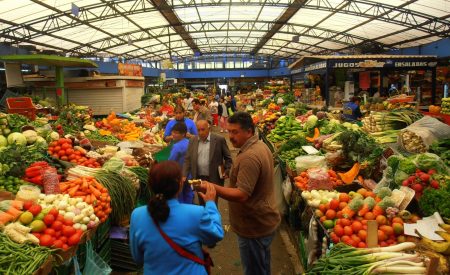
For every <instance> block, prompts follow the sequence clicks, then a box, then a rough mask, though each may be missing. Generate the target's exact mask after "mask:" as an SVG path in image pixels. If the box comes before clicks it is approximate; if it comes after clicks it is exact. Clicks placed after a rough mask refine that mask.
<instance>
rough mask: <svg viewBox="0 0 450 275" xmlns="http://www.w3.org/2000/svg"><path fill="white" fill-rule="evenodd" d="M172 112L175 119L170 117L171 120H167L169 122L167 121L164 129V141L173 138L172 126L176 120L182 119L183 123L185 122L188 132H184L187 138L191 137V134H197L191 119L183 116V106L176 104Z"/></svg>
mask: <svg viewBox="0 0 450 275" xmlns="http://www.w3.org/2000/svg"><path fill="white" fill-rule="evenodd" d="M174 113H175V119H172V120H171V121H169V123H167V125H166V130H165V131H164V141H165V142H171V141H172V139H173V136H172V128H173V126H174V125H175V124H177V122H182V121H184V123H185V124H186V127H187V131H188V133H187V134H186V137H187V138H191V137H192V136H196V135H197V134H198V132H197V127H196V126H195V123H194V121H192V120H191V119H189V118H185V117H184V114H185V110H184V108H183V106H181V105H178V106H176V107H175V110H174Z"/></svg>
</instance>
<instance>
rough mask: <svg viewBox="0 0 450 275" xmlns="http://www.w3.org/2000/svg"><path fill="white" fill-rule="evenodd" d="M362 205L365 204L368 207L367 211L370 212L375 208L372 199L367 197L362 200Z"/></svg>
mask: <svg viewBox="0 0 450 275" xmlns="http://www.w3.org/2000/svg"><path fill="white" fill-rule="evenodd" d="M364 204H367V205H368V206H369V209H370V210H372V208H373V207H374V206H375V204H376V202H375V199H374V198H372V197H367V198H365V199H364Z"/></svg>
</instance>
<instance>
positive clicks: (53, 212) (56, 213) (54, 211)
mask: <svg viewBox="0 0 450 275" xmlns="http://www.w3.org/2000/svg"><path fill="white" fill-rule="evenodd" d="M48 214H50V215H52V216H53V217H54V218H55V220H56V219H57V218H58V216H59V211H58V210H57V209H56V208H52V209H50V211H48Z"/></svg>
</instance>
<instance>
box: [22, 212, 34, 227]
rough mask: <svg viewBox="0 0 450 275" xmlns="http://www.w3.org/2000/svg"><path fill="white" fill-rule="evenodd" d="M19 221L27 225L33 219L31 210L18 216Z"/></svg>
mask: <svg viewBox="0 0 450 275" xmlns="http://www.w3.org/2000/svg"><path fill="white" fill-rule="evenodd" d="M19 221H20V222H21V223H22V224H24V225H27V224H29V223H30V222H32V221H33V214H31V212H29V211H26V212H23V213H22V214H21V215H20V217H19Z"/></svg>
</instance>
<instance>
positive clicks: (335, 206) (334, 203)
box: [330, 199, 339, 210]
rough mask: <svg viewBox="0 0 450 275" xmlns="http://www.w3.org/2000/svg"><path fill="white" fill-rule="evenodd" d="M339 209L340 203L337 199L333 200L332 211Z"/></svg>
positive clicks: (331, 202)
mask: <svg viewBox="0 0 450 275" xmlns="http://www.w3.org/2000/svg"><path fill="white" fill-rule="evenodd" d="M338 208H339V201H338V200H336V199H332V200H331V201H330V209H333V210H337V209H338Z"/></svg>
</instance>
